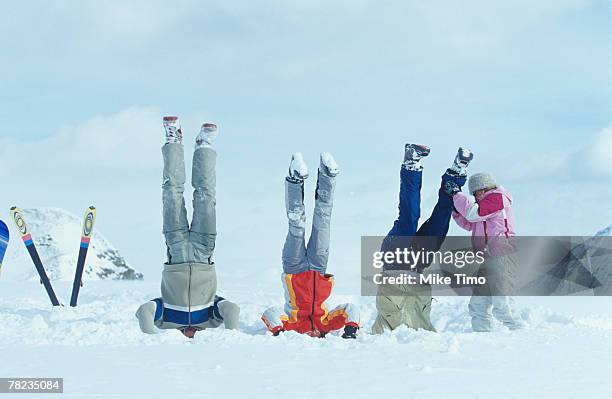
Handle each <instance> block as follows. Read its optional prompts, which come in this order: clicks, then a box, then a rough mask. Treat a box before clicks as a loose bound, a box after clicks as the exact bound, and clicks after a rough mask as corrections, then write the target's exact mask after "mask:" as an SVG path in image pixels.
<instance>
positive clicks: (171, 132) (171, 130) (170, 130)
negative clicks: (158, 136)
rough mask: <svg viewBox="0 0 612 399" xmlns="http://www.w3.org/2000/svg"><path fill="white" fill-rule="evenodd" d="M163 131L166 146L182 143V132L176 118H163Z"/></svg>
mask: <svg viewBox="0 0 612 399" xmlns="http://www.w3.org/2000/svg"><path fill="white" fill-rule="evenodd" d="M163 125H164V130H165V131H166V144H173V143H178V144H182V143H183V131H182V130H181V124H180V123H179V120H178V117H176V116H164V120H163Z"/></svg>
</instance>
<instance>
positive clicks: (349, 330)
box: [342, 326, 359, 339]
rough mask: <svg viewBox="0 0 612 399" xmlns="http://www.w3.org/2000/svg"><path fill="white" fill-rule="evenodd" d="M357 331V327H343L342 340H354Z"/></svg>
mask: <svg viewBox="0 0 612 399" xmlns="http://www.w3.org/2000/svg"><path fill="white" fill-rule="evenodd" d="M357 330H359V328H358V327H355V326H346V327H344V334H342V338H344V339H356V338H357Z"/></svg>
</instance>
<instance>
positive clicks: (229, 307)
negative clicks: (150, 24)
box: [136, 116, 240, 338]
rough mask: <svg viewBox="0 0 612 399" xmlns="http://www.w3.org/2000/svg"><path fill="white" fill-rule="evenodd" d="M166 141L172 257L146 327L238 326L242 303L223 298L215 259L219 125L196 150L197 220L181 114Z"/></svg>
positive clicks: (146, 311)
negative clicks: (188, 199) (187, 191)
mask: <svg viewBox="0 0 612 399" xmlns="http://www.w3.org/2000/svg"><path fill="white" fill-rule="evenodd" d="M163 125H164V129H165V132H166V143H165V145H164V146H163V147H162V154H163V157H164V174H163V184H162V193H163V195H162V199H163V219H164V220H163V222H164V230H163V231H164V236H165V238H166V246H167V251H168V261H167V263H166V264H165V265H164V270H163V272H162V283H161V298H156V299H154V300H152V301H149V302H147V303H145V304H143V305H142V306H140V308H139V309H138V311H137V312H136V317H137V318H138V321H139V323H140V328H141V330H142V331H143V332H145V333H147V334H153V333H155V332H156V330H157V328H161V329H178V330H180V331H181V332H182V333H183V334H184V335H185V336H186V337H188V338H193V336H194V335H195V333H196V332H197V331H199V330H203V329H206V328H216V327H218V326H220V325H221V324H224V325H225V328H228V329H235V328H237V327H238V315H239V312H240V309H239V307H238V305H236V304H234V303H232V302H230V301H228V300H226V299H223V298H221V297H220V296H217V295H216V293H217V275H216V272H215V264H214V262H213V261H212V255H213V251H214V249H215V241H216V237H217V230H216V211H215V205H216V202H215V201H216V200H215V185H216V180H215V179H216V177H215V164H216V160H217V152H216V151H215V149H214V148H213V147H212V144H213V141H214V139H215V137H216V136H217V126H216V125H215V124H212V123H205V124H203V125H202V129H201V131H200V134H199V135H198V137H197V138H196V145H195V151H194V154H193V172H192V185H193V188H194V192H193V220H192V222H191V226H190V225H189V223H188V221H187V210H186V208H185V199H184V197H183V191H184V186H185V161H184V148H183V133H182V131H181V128H180V124H179V121H178V118H177V117H174V116H167V117H164V120H163Z"/></svg>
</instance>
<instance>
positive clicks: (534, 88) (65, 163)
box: [0, 0, 612, 271]
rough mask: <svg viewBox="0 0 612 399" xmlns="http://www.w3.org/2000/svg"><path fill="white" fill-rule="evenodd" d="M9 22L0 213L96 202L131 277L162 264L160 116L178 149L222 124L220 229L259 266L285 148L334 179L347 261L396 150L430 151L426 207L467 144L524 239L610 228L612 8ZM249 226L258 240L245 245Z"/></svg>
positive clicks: (158, 4)
mask: <svg viewBox="0 0 612 399" xmlns="http://www.w3.org/2000/svg"><path fill="white" fill-rule="evenodd" d="M3 9H4V11H3V13H2V15H1V16H0V22H1V23H0V46H1V48H2V51H1V52H0V73H1V75H2V77H3V78H2V79H1V80H0V82H1V83H0V88H1V90H2V92H3V94H4V95H3V96H1V97H0V102H1V106H0V118H2V121H3V129H2V132H0V145H1V147H0V156H1V157H2V160H3V163H4V164H5V165H7V166H6V167H5V168H4V170H3V171H2V172H0V177H1V178H2V179H3V180H4V181H5V184H4V185H3V186H4V187H5V189H3V190H2V195H1V198H0V205H1V206H3V207H4V208H7V209H8V206H9V205H11V204H13V203H17V204H19V205H20V206H22V207H25V208H27V207H32V206H45V205H50V206H58V207H63V208H66V209H69V210H71V211H72V212H75V213H78V214H80V213H81V212H82V210H84V209H85V208H86V207H87V206H88V205H90V203H94V204H96V205H97V206H98V208H99V209H100V211H101V212H100V214H101V215H100V220H99V224H98V226H99V227H100V229H101V230H102V231H103V232H104V233H106V235H107V236H108V237H109V239H110V240H111V241H113V242H115V243H116V245H117V246H118V247H119V249H120V250H122V251H123V252H124V253H126V254H127V255H128V260H130V261H131V263H133V264H135V266H136V267H137V268H138V269H141V270H145V271H147V270H148V269H147V268H148V267H149V266H148V265H151V264H153V263H155V262H157V258H159V257H160V256H162V255H163V241H162V239H161V235H160V233H159V226H160V225H161V216H160V215H159V208H160V205H159V200H160V194H159V184H160V183H159V179H160V177H159V176H160V173H161V165H160V156H159V146H160V144H161V143H160V141H161V134H162V133H161V128H160V127H159V118H160V117H161V116H162V115H164V114H178V115H180V116H181V117H182V118H183V121H184V122H183V125H184V127H185V131H186V134H187V139H188V140H192V139H193V137H194V136H195V134H196V132H197V129H198V126H199V124H200V123H201V122H203V121H204V120H208V119H212V120H214V121H217V122H218V123H219V125H220V126H221V135H220V138H219V144H218V145H219V152H220V159H219V162H220V165H219V166H220V170H219V195H220V201H219V213H220V223H223V225H222V226H220V230H221V231H222V232H226V233H227V235H228V236H231V237H232V240H233V241H232V242H235V241H236V242H243V244H244V245H245V248H247V250H249V251H258V250H260V249H258V248H259V247H262V246H263V247H264V248H265V250H264V252H265V253H266V255H265V256H264V257H265V259H266V260H269V261H270V263H273V262H276V263H277V261H278V253H277V252H278V251H279V247H280V242H281V240H282V232H283V229H284V221H283V215H282V208H281V207H282V186H281V185H279V183H278V182H279V180H280V179H282V175H283V173H284V171H285V170H286V164H287V162H288V159H289V156H290V153H291V152H293V151H296V150H301V151H303V152H305V153H306V154H307V160H308V161H309V162H310V164H311V168H312V169H314V168H315V167H316V162H317V154H318V152H320V151H324V150H330V151H332V152H333V153H334V154H335V155H336V157H337V158H338V161H339V163H340V164H341V166H343V170H344V171H343V175H344V177H343V178H344V179H345V180H344V181H345V182H344V183H343V184H344V186H342V188H339V192H338V196H339V198H338V208H339V207H342V208H341V210H338V211H337V212H336V217H337V218H338V219H339V222H338V225H337V231H338V232H337V233H336V235H337V236H339V238H338V241H339V242H340V244H338V246H339V247H342V248H345V250H346V251H354V252H355V253H357V252H358V248H353V246H354V244H355V243H356V242H357V243H358V240H357V241H355V240H354V239H353V237H352V238H350V239H349V238H348V237H347V236H348V235H355V236H356V237H357V238H358V236H359V235H360V234H370V235H374V234H385V233H386V230H387V228H388V225H390V223H391V222H392V218H393V216H394V213H395V201H396V198H395V197H396V193H395V191H396V190H397V166H398V162H399V160H400V159H401V153H402V146H403V143H405V142H407V141H412V142H422V143H426V144H429V145H430V146H431V147H432V156H431V159H428V160H427V161H428V163H427V165H426V167H427V169H426V178H427V181H428V183H426V187H424V198H425V205H426V206H425V207H427V206H430V205H431V204H432V202H433V195H432V193H433V191H434V189H435V184H437V176H438V175H439V174H440V173H441V171H442V170H443V168H444V167H446V166H447V165H448V163H449V162H450V159H451V158H452V156H453V153H454V152H455V151H456V148H457V147H458V146H459V145H464V146H468V147H471V148H472V149H473V150H474V152H475V154H476V159H475V161H474V165H473V169H474V170H473V171H484V170H488V171H492V172H493V173H495V174H496V176H498V178H499V179H500V180H501V181H502V184H504V185H505V186H506V187H507V188H508V189H510V190H511V191H512V192H513V193H514V195H515V197H516V207H517V214H518V215H519V217H521V219H520V220H519V222H518V223H519V231H521V232H523V234H589V233H592V232H594V231H595V230H597V229H599V228H602V227H604V226H606V225H608V224H610V223H612V207H610V199H609V198H610V195H611V194H612V184H611V183H612V172H611V171H612V164H611V163H610V159H612V139H611V137H612V129H611V127H612V122H611V120H612V118H611V116H612V115H611V113H612V22H611V21H612V6H611V4H610V2H608V1H586V0H559V1H552V0H550V1H547V0H545V1H538V2H531V1H522V0H521V1H513V2H491V1H468V2H454V1H442V2H418V1H359V0H353V1H292V2H286V1H285V2H284V1H270V0H265V1H257V2H253V1H235V2H227V1H175V2H164V1H129V2H125V1H106V2H99V1H81V2H74V1H31V2H20V3H14V4H11V5H5V6H4V7H3ZM476 169H477V170H476ZM15 187H18V188H15ZM428 209H429V208H427V209H424V214H426V213H427V212H428ZM103 215H104V216H103ZM262 226H266V228H264V227H262ZM253 230H254V231H255V232H256V233H257V237H258V239H257V240H253V239H250V238H248V237H245V236H244V232H245V231H253ZM455 232H456V233H459V231H455ZM221 237H222V236H220V249H219V251H221V253H220V254H219V256H221V257H223V256H224V252H223V251H225V250H224V248H227V256H228V257H229V256H230V254H229V252H230V251H229V248H230V247H231V245H229V244H221V240H222V239H223V238H221ZM262 237H264V238H262ZM134 242H136V243H138V245H136V246H135V247H134V245H133V244H131V243H134ZM141 242H144V243H150V244H145V247H147V248H149V247H150V248H151V250H150V251H142V249H139V248H140V247H142V246H143V244H140V243H141ZM224 245H225V247H224ZM338 256H339V255H338ZM350 258H351V259H352V256H350ZM339 260H340V259H339ZM150 267H151V270H153V266H150ZM155 267H157V266H155Z"/></svg>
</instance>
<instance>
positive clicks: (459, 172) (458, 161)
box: [449, 147, 474, 176]
mask: <svg viewBox="0 0 612 399" xmlns="http://www.w3.org/2000/svg"><path fill="white" fill-rule="evenodd" d="M472 159H474V153H473V152H472V151H470V150H468V149H467V148H463V147H459V149H458V150H457V155H455V160H454V161H453V165H452V166H451V167H450V169H449V174H451V175H455V176H467V171H466V168H467V166H468V165H469V164H470V161H472Z"/></svg>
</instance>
